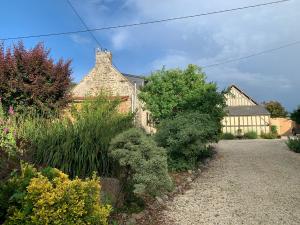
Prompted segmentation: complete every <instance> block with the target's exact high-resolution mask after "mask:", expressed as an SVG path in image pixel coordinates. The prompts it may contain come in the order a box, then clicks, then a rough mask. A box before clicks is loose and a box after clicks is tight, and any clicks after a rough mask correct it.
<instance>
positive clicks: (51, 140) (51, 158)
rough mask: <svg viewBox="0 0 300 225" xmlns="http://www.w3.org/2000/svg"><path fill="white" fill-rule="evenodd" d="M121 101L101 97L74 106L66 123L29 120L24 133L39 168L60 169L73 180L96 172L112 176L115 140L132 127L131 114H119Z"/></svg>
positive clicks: (63, 121)
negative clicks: (111, 153)
mask: <svg viewBox="0 0 300 225" xmlns="http://www.w3.org/2000/svg"><path fill="white" fill-rule="evenodd" d="M119 103H120V101H119V99H114V100H110V99H108V98H107V97H106V96H104V95H101V96H98V97H97V98H95V100H91V101H88V100H87V101H85V102H83V103H80V105H78V106H74V107H73V109H72V110H71V111H72V112H71V115H70V116H69V117H71V118H67V117H68V116H67V115H65V117H64V118H63V119H55V120H50V121H49V120H44V119H42V118H33V119H27V120H25V121H24V122H23V126H22V127H21V128H20V129H21V131H20V133H21V134H22V135H23V136H24V138H25V139H26V140H30V142H31V143H30V144H31V146H30V147H31V149H32V151H33V160H34V162H35V163H37V164H38V165H44V164H45V165H48V166H52V167H55V168H58V169H60V170H62V171H64V172H65V173H67V174H69V175H70V176H71V177H75V176H79V177H88V176H90V175H91V174H92V173H93V172H94V171H96V172H98V173H99V174H100V175H103V176H104V175H106V176H108V175H109V174H110V173H111V170H112V164H111V162H110V160H109V158H108V148H109V144H110V141H111V139H112V138H113V137H114V136H116V135H117V134H119V133H120V132H122V131H124V130H126V129H128V128H130V127H131V126H132V118H133V116H132V115H131V114H121V113H119V112H118V107H119Z"/></svg>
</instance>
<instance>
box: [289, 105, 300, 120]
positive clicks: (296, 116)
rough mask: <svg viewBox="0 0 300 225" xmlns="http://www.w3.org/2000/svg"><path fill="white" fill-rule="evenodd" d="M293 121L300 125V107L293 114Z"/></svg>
mask: <svg viewBox="0 0 300 225" xmlns="http://www.w3.org/2000/svg"><path fill="white" fill-rule="evenodd" d="M291 119H292V120H293V121H295V122H296V123H297V124H300V106H298V108H297V109H295V110H294V111H293V112H292V113H291Z"/></svg>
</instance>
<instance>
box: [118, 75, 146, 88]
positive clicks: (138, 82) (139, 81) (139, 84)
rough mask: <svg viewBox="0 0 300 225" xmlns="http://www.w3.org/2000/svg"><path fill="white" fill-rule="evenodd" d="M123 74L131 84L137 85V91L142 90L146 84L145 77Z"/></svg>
mask: <svg viewBox="0 0 300 225" xmlns="http://www.w3.org/2000/svg"><path fill="white" fill-rule="evenodd" d="M122 74H123V76H125V77H126V78H127V79H128V80H129V81H130V83H132V84H134V83H136V86H137V89H140V88H141V87H143V86H144V84H145V77H142V76H136V75H131V74H127V73H122Z"/></svg>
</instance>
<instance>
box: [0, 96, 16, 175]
mask: <svg viewBox="0 0 300 225" xmlns="http://www.w3.org/2000/svg"><path fill="white" fill-rule="evenodd" d="M10 112H11V114H9V116H6V113H5V112H4V110H3V108H2V103H1V99H0V180H3V179H6V177H8V176H9V174H10V173H11V172H12V171H13V170H14V169H15V168H17V167H18V165H19V162H18V159H19V157H20V155H21V152H20V150H19V148H18V146H17V137H16V126H15V118H14V115H13V114H12V108H11V110H10Z"/></svg>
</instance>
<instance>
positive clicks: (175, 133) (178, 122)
mask: <svg viewBox="0 0 300 225" xmlns="http://www.w3.org/2000/svg"><path fill="white" fill-rule="evenodd" d="M218 137H219V126H218V123H217V122H216V121H215V120H213V119H211V117H210V116H209V115H205V114H200V113H199V112H197V111H196V112H184V113H179V114H178V115H176V116H175V118H173V119H166V120H163V121H162V122H161V123H160V124H159V126H158V131H157V133H156V135H155V139H156V141H157V143H158V145H159V146H161V147H164V148H166V149H167V152H168V157H169V158H168V159H169V160H168V162H169V165H170V168H171V169H172V170H186V169H190V168H193V167H195V166H196V163H197V161H198V160H199V158H201V157H202V156H203V154H202V153H203V152H206V151H207V147H208V145H209V143H212V142H216V141H218Z"/></svg>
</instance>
